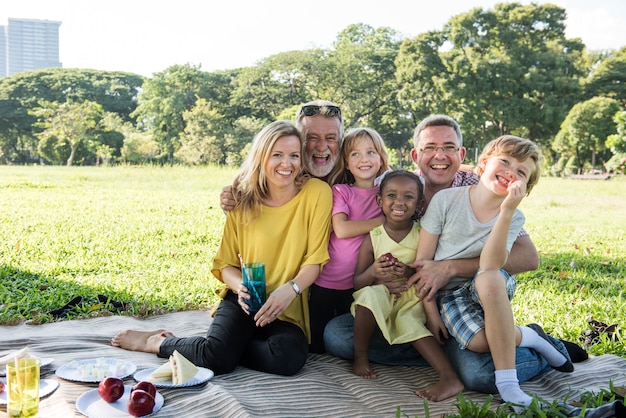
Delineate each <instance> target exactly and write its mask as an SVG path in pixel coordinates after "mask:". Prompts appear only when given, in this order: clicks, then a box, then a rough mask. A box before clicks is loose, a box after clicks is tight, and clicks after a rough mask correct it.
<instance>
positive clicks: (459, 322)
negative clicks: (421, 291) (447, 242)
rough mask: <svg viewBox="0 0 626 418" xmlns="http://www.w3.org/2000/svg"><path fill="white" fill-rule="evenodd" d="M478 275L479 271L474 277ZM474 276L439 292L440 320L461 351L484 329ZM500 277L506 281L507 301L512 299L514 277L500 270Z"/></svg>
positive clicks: (515, 282) (515, 284) (481, 307)
mask: <svg viewBox="0 0 626 418" xmlns="http://www.w3.org/2000/svg"><path fill="white" fill-rule="evenodd" d="M478 274H480V270H479V271H478V272H477V273H476V276H478ZM476 276H474V278H473V279H472V280H468V281H467V282H465V283H464V284H462V285H461V286H459V287H456V288H454V289H449V290H440V291H439V295H438V296H439V307H440V312H441V318H442V320H443V323H444V324H445V326H446V328H447V329H448V332H449V333H450V335H452V337H454V339H455V340H456V341H457V342H458V343H459V346H460V347H461V348H462V349H465V348H467V345H468V344H469V342H470V340H471V339H472V338H473V337H474V335H476V334H477V333H479V332H480V331H481V330H483V329H485V312H484V310H483V306H482V304H481V302H480V299H479V298H478V292H477V291H476ZM500 276H501V277H502V278H503V279H504V280H505V281H506V292H507V294H508V296H509V300H511V299H513V294H514V293H515V287H516V286H517V281H516V280H515V276H512V275H510V274H509V273H508V272H507V271H505V270H500Z"/></svg>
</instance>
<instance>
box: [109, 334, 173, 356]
mask: <svg viewBox="0 0 626 418" xmlns="http://www.w3.org/2000/svg"><path fill="white" fill-rule="evenodd" d="M173 336H174V334H172V333H171V332H169V331H165V330H163V329H157V330H154V331H134V330H130V329H127V330H125V331H122V332H118V333H117V335H115V337H113V338H111V345H112V346H114V347H120V348H123V349H125V350H130V351H142V352H144V353H153V354H158V352H159V347H161V343H162V342H163V340H164V339H165V338H167V337H173Z"/></svg>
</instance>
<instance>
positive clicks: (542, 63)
mask: <svg viewBox="0 0 626 418" xmlns="http://www.w3.org/2000/svg"><path fill="white" fill-rule="evenodd" d="M565 20H566V12H565V10H564V9H562V8H560V7H558V6H555V5H550V4H544V5H536V4H531V5H521V4H519V3H503V4H497V5H495V6H494V8H493V9H488V10H486V9H482V8H474V9H472V10H470V11H468V12H466V13H463V14H459V15H457V16H453V17H452V18H451V19H450V20H449V21H448V22H447V23H446V24H445V25H444V26H443V28H441V29H440V30H433V31H429V32H426V33H422V34H420V35H418V36H417V37H415V38H412V39H409V38H404V39H403V38H402V37H401V36H400V35H399V33H398V32H397V31H395V30H394V29H392V28H388V27H381V28H373V27H371V26H368V25H365V24H353V25H349V26H348V27H346V28H345V29H344V30H343V31H341V32H340V33H339V34H338V36H337V38H336V39H335V41H334V42H333V44H332V45H331V47H330V48H313V49H307V50H298V51H288V52H282V53H279V54H276V55H272V56H270V57H267V58H265V59H262V60H260V61H259V62H258V63H256V64H255V65H254V66H251V67H246V68H238V69H232V70H226V71H216V72H205V71H202V69H201V68H200V66H197V65H193V64H189V63H187V64H182V65H173V66H171V67H169V68H167V69H165V70H164V71H162V72H159V73H155V74H153V76H152V77H148V78H145V77H142V76H139V75H136V74H132V73H126V72H109V71H96V70H86V69H61V68H52V69H44V70H38V71H29V72H23V73H19V74H15V75H12V76H9V77H4V78H1V79H0V163H4V164H32V163H45V164H67V165H76V164H88V165H97V164H117V163H123V164H144V163H156V164H173V163H181V164H192V165H196V164H227V165H238V164H240V162H241V161H242V158H243V156H244V155H245V153H246V151H247V145H248V144H249V143H250V141H251V139H252V137H253V136H254V134H255V133H256V132H257V131H258V130H259V129H260V128H261V127H262V126H263V125H265V124H267V123H268V122H270V121H273V120H276V119H293V118H294V116H295V112H296V110H297V109H298V107H299V105H301V104H302V103H304V102H307V101H309V100H313V99H320V98H321V99H327V100H331V101H333V102H335V103H337V104H339V105H340V106H341V108H342V112H343V116H344V118H345V122H346V126H347V127H356V126H369V127H372V128H374V129H376V130H377V131H378V132H380V133H381V135H382V136H383V138H384V139H385V142H386V144H387V146H388V148H389V149H390V150H391V154H392V155H394V156H395V157H394V158H395V163H396V164H398V165H405V164H406V165H410V160H409V159H408V158H409V157H408V156H409V152H408V150H409V149H410V148H411V146H412V141H411V135H412V130H413V128H414V127H415V126H416V124H417V123H418V122H419V121H420V120H421V119H422V118H424V117H426V116H427V115H429V114H432V113H445V114H448V115H450V116H452V117H454V118H455V119H457V120H458V121H459V123H460V124H461V127H462V129H463V132H464V145H465V146H466V147H467V148H468V151H469V152H468V156H469V159H470V160H472V158H473V157H475V155H477V154H478V153H479V151H480V149H481V148H482V146H484V144H485V143H486V142H488V141H489V140H491V139H493V138H495V137H497V136H499V135H502V134H505V133H509V134H514V135H520V136H524V137H527V138H530V139H532V140H534V141H536V142H537V143H538V144H539V145H540V146H541V147H542V150H543V152H544V156H545V161H546V165H547V166H548V167H550V169H552V170H553V171H554V172H556V173H561V172H563V171H564V170H568V169H574V170H579V171H580V170H583V169H586V168H601V167H603V166H604V167H609V168H610V167H614V166H615V163H616V162H617V163H619V162H620V161H622V159H623V158H624V157H626V111H625V107H624V106H625V105H626V47H623V48H621V49H620V50H618V51H588V50H587V49H586V48H585V45H584V44H583V43H582V41H581V40H580V39H567V38H566V37H565ZM612 164H613V165H612ZM622 165H623V162H622Z"/></svg>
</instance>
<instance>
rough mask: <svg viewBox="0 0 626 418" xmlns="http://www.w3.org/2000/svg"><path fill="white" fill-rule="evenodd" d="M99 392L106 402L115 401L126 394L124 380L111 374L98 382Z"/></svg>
mask: <svg viewBox="0 0 626 418" xmlns="http://www.w3.org/2000/svg"><path fill="white" fill-rule="evenodd" d="M98 393H99V394H100V397H101V398H102V399H104V400H105V401H106V402H108V403H111V402H115V401H117V400H118V399H119V398H121V397H122V395H124V381H123V380H122V379H120V378H119V377H113V376H109V377H107V378H106V379H104V380H103V381H101V382H100V383H99V384H98Z"/></svg>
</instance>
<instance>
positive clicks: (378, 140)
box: [328, 128, 389, 185]
mask: <svg viewBox="0 0 626 418" xmlns="http://www.w3.org/2000/svg"><path fill="white" fill-rule="evenodd" d="M363 138H368V139H370V140H371V141H372V144H374V149H375V150H376V152H377V153H378V155H380V159H381V165H380V170H378V173H377V176H380V175H381V174H383V173H384V172H385V171H387V170H388V169H389V154H388V153H387V148H386V147H385V141H383V138H382V137H381V136H380V134H379V133H378V132H376V130H374V129H372V128H352V129H350V130H349V131H348V133H346V136H345V137H344V138H343V142H342V144H341V152H340V156H341V158H340V159H339V161H337V164H336V165H335V167H334V168H333V170H332V171H331V172H330V174H329V175H328V184H330V185H333V184H352V183H354V176H353V175H352V173H351V172H350V171H349V170H348V168H347V167H348V163H347V162H348V157H349V156H350V152H351V151H352V150H353V149H354V147H355V146H356V144H357V143H358V141H360V140H361V139H363Z"/></svg>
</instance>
